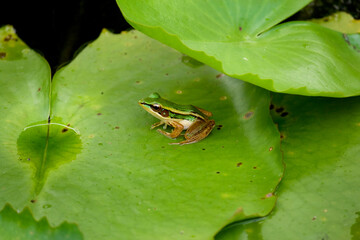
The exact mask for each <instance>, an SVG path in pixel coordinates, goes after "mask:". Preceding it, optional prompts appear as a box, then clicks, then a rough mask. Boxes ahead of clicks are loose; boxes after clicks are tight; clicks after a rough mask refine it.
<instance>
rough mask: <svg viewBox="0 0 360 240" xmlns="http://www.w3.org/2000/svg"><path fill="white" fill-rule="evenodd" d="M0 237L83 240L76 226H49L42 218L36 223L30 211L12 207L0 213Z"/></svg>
mask: <svg viewBox="0 0 360 240" xmlns="http://www.w3.org/2000/svg"><path fill="white" fill-rule="evenodd" d="M0 236H1V238H2V239H14V240H15V239H21V240H24V239H36V240H42V239H44V240H45V239H51V240H56V239H59V240H65V239H71V240H76V239H83V237H82V234H81V233H80V231H79V229H78V228H77V226H76V225H74V224H69V223H63V224H61V225H60V226H58V227H55V228H54V227H51V226H49V223H48V221H47V220H46V219H45V218H42V219H40V220H38V221H36V220H35V219H34V218H33V216H32V214H31V212H30V211H29V209H27V208H26V209H24V210H23V211H22V212H20V211H18V212H16V211H15V210H14V209H13V208H12V207H11V206H10V205H5V207H4V208H3V209H2V211H1V212H0Z"/></svg>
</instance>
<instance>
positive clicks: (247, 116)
mask: <svg viewBox="0 0 360 240" xmlns="http://www.w3.org/2000/svg"><path fill="white" fill-rule="evenodd" d="M253 115H254V112H253V111H249V112H247V113H245V115H244V118H245V119H249V118H251V117H252V116H253Z"/></svg>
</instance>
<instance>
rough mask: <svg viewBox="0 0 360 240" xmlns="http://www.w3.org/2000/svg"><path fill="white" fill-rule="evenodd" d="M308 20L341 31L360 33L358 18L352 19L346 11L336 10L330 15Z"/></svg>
mask: <svg viewBox="0 0 360 240" xmlns="http://www.w3.org/2000/svg"><path fill="white" fill-rule="evenodd" d="M310 21H311V22H313V23H317V24H319V25H321V26H323V27H327V28H330V29H333V30H335V31H338V32H342V33H347V34H350V33H360V20H356V19H354V18H353V17H352V16H351V15H350V14H349V13H346V12H337V13H334V14H332V15H330V16H327V17H324V18H320V19H311V20H310Z"/></svg>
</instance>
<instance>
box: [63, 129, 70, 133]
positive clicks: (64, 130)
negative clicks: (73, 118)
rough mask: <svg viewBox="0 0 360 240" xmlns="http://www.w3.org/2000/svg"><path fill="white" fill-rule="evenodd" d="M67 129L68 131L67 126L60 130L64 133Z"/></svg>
mask: <svg viewBox="0 0 360 240" xmlns="http://www.w3.org/2000/svg"><path fill="white" fill-rule="evenodd" d="M67 131H69V129H68V128H63V129H62V130H61V132H62V133H65V132H67Z"/></svg>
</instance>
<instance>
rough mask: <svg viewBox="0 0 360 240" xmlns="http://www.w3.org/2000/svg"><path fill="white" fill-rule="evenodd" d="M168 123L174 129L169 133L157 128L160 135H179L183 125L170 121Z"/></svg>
mask: <svg viewBox="0 0 360 240" xmlns="http://www.w3.org/2000/svg"><path fill="white" fill-rule="evenodd" d="M169 125H171V126H172V127H174V129H173V130H172V132H171V133H168V132H165V131H163V130H160V129H158V130H157V131H158V132H159V133H161V134H162V135H164V136H166V137H168V138H176V137H178V136H179V135H180V133H181V132H182V130H183V129H184V126H183V125H182V124H180V123H178V122H171V123H169Z"/></svg>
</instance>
